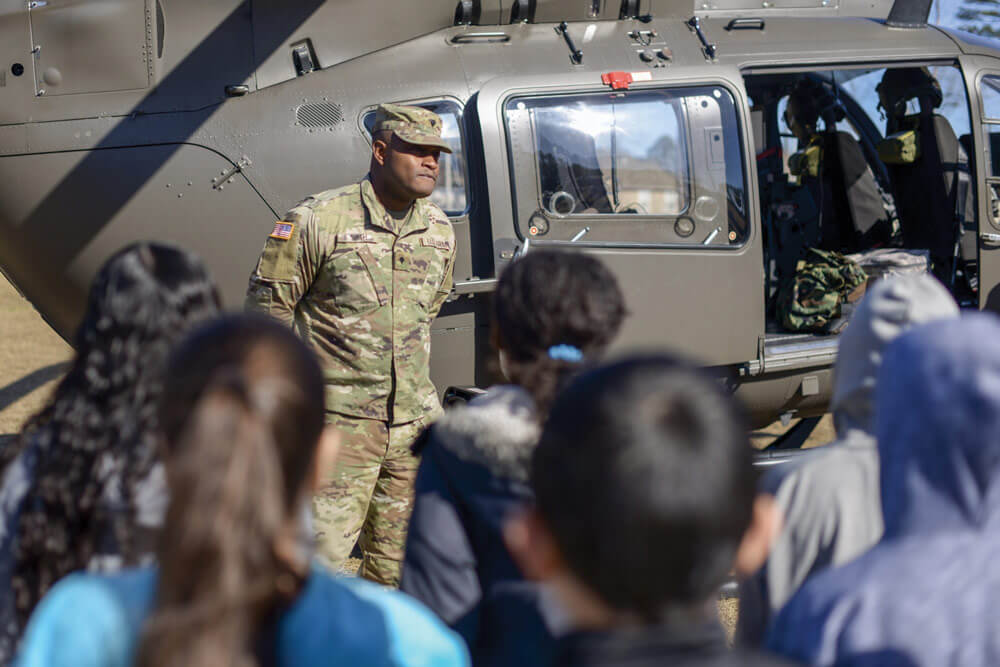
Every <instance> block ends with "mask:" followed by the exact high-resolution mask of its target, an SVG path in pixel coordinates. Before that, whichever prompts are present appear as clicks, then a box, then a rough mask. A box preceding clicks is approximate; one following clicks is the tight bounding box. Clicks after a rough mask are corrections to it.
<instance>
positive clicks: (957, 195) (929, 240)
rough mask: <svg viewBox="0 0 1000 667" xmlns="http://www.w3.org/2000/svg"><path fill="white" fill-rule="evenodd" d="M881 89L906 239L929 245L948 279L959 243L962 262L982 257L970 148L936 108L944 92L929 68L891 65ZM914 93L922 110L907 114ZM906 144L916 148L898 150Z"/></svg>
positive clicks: (886, 149) (884, 152)
mask: <svg viewBox="0 0 1000 667" xmlns="http://www.w3.org/2000/svg"><path fill="white" fill-rule="evenodd" d="M878 90H879V96H880V105H881V107H882V108H883V109H885V110H886V111H887V116H888V122H887V127H886V133H887V135H888V136H887V138H886V139H885V140H883V141H882V142H881V143H880V145H879V154H880V156H882V159H883V161H884V162H885V163H886V167H887V169H888V171H889V177H890V178H891V180H892V184H893V190H894V192H895V196H896V206H897V209H898V213H899V221H900V227H901V231H902V237H903V244H904V246H905V247H907V248H923V249H927V250H929V251H930V254H931V261H932V263H933V265H934V271H935V273H936V274H937V275H938V277H939V278H942V279H947V277H948V274H949V273H950V272H951V271H950V269H952V268H954V266H953V265H954V261H953V257H954V255H955V251H956V247H957V250H958V253H959V254H958V257H957V259H958V260H959V261H960V262H975V261H976V255H977V249H976V234H975V233H974V232H975V229H974V227H975V211H974V205H973V203H972V201H973V196H974V195H973V192H972V187H971V185H972V184H971V178H970V170H969V158H968V154H967V153H966V151H965V149H964V148H963V147H962V145H961V143H960V142H959V140H958V137H957V136H956V135H955V131H954V129H953V128H952V126H951V123H949V122H948V119H947V118H945V117H944V116H942V115H940V114H937V113H935V112H934V110H935V109H936V108H937V107H938V106H940V104H941V102H942V99H943V98H942V94H941V90H940V86H939V84H938V83H937V81H936V80H935V79H934V78H933V77H932V76H931V75H930V73H929V71H927V70H926V69H924V68H920V69H905V70H889V71H888V72H887V73H886V75H885V77H884V78H883V80H882V83H881V84H879V88H878ZM914 99H915V100H917V101H918V103H919V112H918V113H913V114H909V115H904V114H905V111H906V103H907V102H908V101H909V100H914ZM901 144H906V145H908V146H912V148H907V149H906V150H897V148H898V147H900V146H901ZM894 146H895V148H894ZM970 231H971V233H963V232H970Z"/></svg>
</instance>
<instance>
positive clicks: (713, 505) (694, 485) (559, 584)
mask: <svg viewBox="0 0 1000 667" xmlns="http://www.w3.org/2000/svg"><path fill="white" fill-rule="evenodd" d="M746 434H747V430H746V428H745V423H744V421H743V419H742V418H741V416H740V415H739V413H738V411H737V408H736V406H735V404H734V402H733V401H732V400H731V399H730V398H729V397H728V396H726V395H725V394H724V392H723V391H722V389H721V388H720V387H719V386H718V384H717V383H716V382H714V381H713V380H712V379H711V378H708V377H707V376H705V375H704V374H703V373H702V372H701V371H698V370H696V369H693V368H691V367H689V366H687V365H685V364H682V363H680V362H678V361H676V360H673V359H671V358H668V357H649V358H637V359H630V360H626V361H622V362H619V363H616V364H613V365H610V366H606V367H603V368H600V369H597V370H594V371H591V372H589V373H586V374H584V375H582V376H580V377H579V378H578V379H576V380H575V381H574V382H573V383H572V384H570V386H569V387H567V388H566V390H565V391H564V392H562V393H561V394H560V395H559V397H558V398H557V399H556V401H555V403H554V405H553V407H552V410H551V412H550V414H549V419H548V422H547V423H546V426H545V430H544V432H543V433H542V436H541V439H540V441H539V443H538V446H537V448H536V449H535V452H534V457H533V461H532V466H531V487H532V489H533V490H534V492H535V498H536V500H535V507H534V508H533V509H530V510H527V511H525V512H523V513H521V514H518V515H515V516H512V517H511V518H509V519H508V521H507V524H506V527H505V538H506V543H507V545H508V548H509V549H510V551H511V553H512V554H513V555H514V557H515V559H516V560H517V561H518V564H519V565H520V566H521V568H522V569H523V570H524V572H525V573H526V574H527V575H528V576H529V577H531V578H534V579H537V580H540V581H542V582H544V583H545V584H546V585H547V586H548V587H549V588H550V589H551V590H552V591H553V592H554V593H555V596H556V598H557V599H558V600H559V601H560V602H561V603H562V606H563V607H564V609H565V610H566V612H567V613H568V614H569V616H570V618H571V622H572V626H573V632H572V633H569V634H567V635H566V636H565V637H563V638H561V639H560V641H559V644H558V651H557V657H556V660H555V662H556V664H557V665H572V666H573V667H589V666H594V667H598V666H601V667H603V666H609V667H610V666H611V665H614V666H616V667H617V666H634V667H639V666H643V665H666V664H669V665H685V666H687V665H719V666H722V665H779V664H784V663H782V662H781V661H780V660H778V659H776V658H772V657H769V656H766V655H763V654H758V653H752V652H748V651H741V650H737V651H735V652H733V651H730V650H729V649H728V648H727V646H726V641H725V637H724V635H723V633H722V629H721V628H720V627H719V623H718V620H717V616H716V613H717V612H716V609H715V601H716V596H717V592H718V590H719V587H720V586H721V585H722V583H723V582H724V581H725V579H726V577H727V575H728V573H729V571H730V570H731V569H733V568H735V569H736V571H737V572H738V573H748V572H752V571H754V570H756V568H757V567H759V566H760V564H761V563H762V562H763V560H764V558H765V557H766V555H767V550H768V546H769V544H770V542H771V539H772V537H773V535H774V534H775V533H776V531H777V528H778V524H779V523H780V519H779V517H778V514H777V511H776V509H775V505H774V503H773V501H772V500H771V499H770V498H768V497H763V496H762V497H756V479H755V474H754V471H753V468H752V464H751V448H750V444H749V442H748V439H747V435H746Z"/></svg>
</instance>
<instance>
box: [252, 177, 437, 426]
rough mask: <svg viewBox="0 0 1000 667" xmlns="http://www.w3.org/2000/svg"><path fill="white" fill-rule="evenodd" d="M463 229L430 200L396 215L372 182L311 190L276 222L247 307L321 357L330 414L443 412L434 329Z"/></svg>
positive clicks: (396, 417)
mask: <svg viewBox="0 0 1000 667" xmlns="http://www.w3.org/2000/svg"><path fill="white" fill-rule="evenodd" d="M454 262H455V235H454V232H453V230H452V227H451V223H450V222H449V221H448V218H447V216H446V215H445V214H444V212H443V211H442V210H441V209H440V208H438V207H437V206H436V205H435V204H433V203H432V202H430V201H429V200H428V199H418V200H417V201H416V202H414V204H413V207H412V208H411V211H410V213H409V215H408V216H407V217H406V218H405V219H404V220H399V221H397V220H395V219H393V217H392V216H390V215H389V214H388V212H387V211H386V210H385V208H384V207H383V206H382V204H381V203H380V202H379V201H378V198H377V197H376V196H375V191H374V189H373V188H372V185H371V182H370V181H369V180H368V179H367V178H366V179H365V180H363V181H361V183H358V184H355V185H349V186H347V187H343V188H340V189H337V190H329V191H327V192H323V193H320V194H318V195H314V196H312V197H309V198H307V199H306V200H305V201H303V202H301V203H300V204H298V205H297V206H295V207H294V208H293V209H292V210H291V211H289V212H288V214H287V215H286V216H285V218H284V220H281V221H279V222H278V223H276V224H275V228H274V231H273V232H272V233H271V235H270V236H269V237H268V239H267V242H266V245H265V247H264V251H263V253H262V255H261V258H260V261H259V262H258V264H257V268H256V270H255V271H254V273H253V275H252V276H251V278H250V287H249V290H248V292H247V308H248V309H250V310H256V311H262V312H264V313H267V314H269V315H271V316H272V317H275V318H277V319H278V320H281V321H283V322H285V323H287V324H289V325H290V326H293V327H294V328H295V329H296V331H297V332H298V333H299V335H301V336H302V338H303V339H304V340H306V341H307V342H308V343H309V344H310V346H311V347H312V349H313V350H314V351H315V352H316V354H317V355H318V356H319V358H320V362H321V364H322V366H323V371H324V375H325V379H326V387H327V389H326V407H327V410H328V411H331V412H336V413H340V414H342V415H347V416H351V417H362V418H366V419H377V420H381V421H385V422H388V423H391V424H403V423H407V422H412V421H414V420H417V419H420V418H421V417H425V416H429V415H430V416H433V415H436V414H437V413H438V412H439V411H440V409H441V408H440V403H439V402H438V399H437V393H436V391H435V389H434V385H433V384H432V383H431V380H430V374H429V360H430V345H431V343H430V326H431V322H432V321H433V320H434V317H435V316H436V315H437V313H438V311H439V310H440V309H441V306H442V304H443V303H444V301H445V299H446V298H447V296H448V294H449V292H450V291H451V286H452V271H453V268H454Z"/></svg>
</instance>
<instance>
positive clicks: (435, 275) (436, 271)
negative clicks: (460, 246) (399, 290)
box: [409, 243, 451, 308]
mask: <svg viewBox="0 0 1000 667" xmlns="http://www.w3.org/2000/svg"><path fill="white" fill-rule="evenodd" d="M450 256H451V249H450V248H449V247H448V246H447V245H445V244H444V243H442V244H440V245H425V244H414V247H413V250H412V253H411V260H410V271H411V279H410V285H409V286H410V290H411V296H412V298H413V299H414V300H415V301H416V302H417V303H419V304H420V305H421V306H423V307H424V308H429V307H430V305H431V303H433V302H434V297H435V296H436V295H437V291H438V288H439V287H440V286H441V281H442V280H444V273H445V270H446V269H447V267H448V259H449V257H450Z"/></svg>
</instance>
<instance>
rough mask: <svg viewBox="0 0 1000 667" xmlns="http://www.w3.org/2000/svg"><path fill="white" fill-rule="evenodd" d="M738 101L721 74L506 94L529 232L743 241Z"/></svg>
mask: <svg viewBox="0 0 1000 667" xmlns="http://www.w3.org/2000/svg"><path fill="white" fill-rule="evenodd" d="M735 109H736V105H735V100H734V99H733V96H732V95H731V94H730V93H729V92H728V91H726V90H725V89H723V88H720V87H718V86H699V87H691V88H670V89H661V90H639V91H629V92H627V93H610V94H609V93H591V94H583V95H560V96H552V97H521V98H514V99H511V100H509V101H508V102H507V103H506V105H505V114H506V125H507V130H508V141H509V142H510V143H509V145H510V159H511V167H512V169H513V177H514V185H515V199H516V207H517V215H518V224H519V225H520V228H521V230H522V232H523V233H525V234H527V235H531V236H539V237H544V240H555V241H559V240H571V239H574V238H579V235H580V234H581V233H584V234H586V238H587V240H588V242H591V243H593V242H623V243H632V242H643V243H657V244H661V243H663V244H672V243H685V244H690V243H699V244H701V243H708V244H711V245H720V244H721V245H733V244H735V245H738V244H741V243H743V241H744V240H745V239H746V236H747V231H748V225H747V212H746V201H745V187H746V182H745V174H744V165H743V153H742V147H741V144H740V133H739V122H738V120H737V117H736V112H735ZM532 176H534V179H532ZM590 220H593V222H590ZM540 240H542V239H540Z"/></svg>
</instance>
